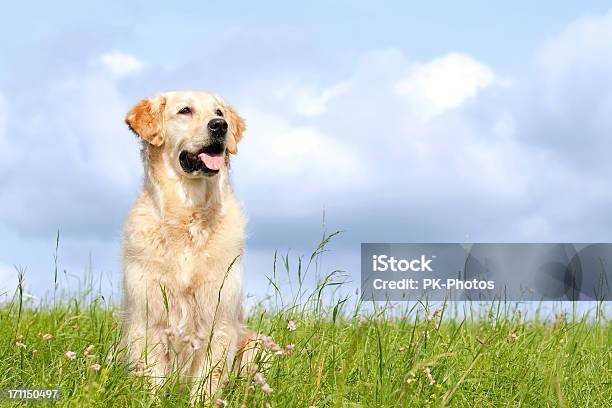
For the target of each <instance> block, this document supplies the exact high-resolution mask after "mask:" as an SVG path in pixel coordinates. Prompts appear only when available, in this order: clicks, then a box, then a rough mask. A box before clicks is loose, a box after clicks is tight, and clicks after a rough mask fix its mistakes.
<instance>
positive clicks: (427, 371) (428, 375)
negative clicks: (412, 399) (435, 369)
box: [423, 367, 436, 385]
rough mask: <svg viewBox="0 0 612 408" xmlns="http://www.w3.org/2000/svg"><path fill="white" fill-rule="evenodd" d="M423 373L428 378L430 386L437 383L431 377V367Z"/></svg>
mask: <svg viewBox="0 0 612 408" xmlns="http://www.w3.org/2000/svg"><path fill="white" fill-rule="evenodd" d="M423 372H424V373H425V376H427V380H428V381H429V385H434V384H435V383H436V380H434V378H433V376H432V375H431V369H430V368H429V367H425V368H424V369H423Z"/></svg>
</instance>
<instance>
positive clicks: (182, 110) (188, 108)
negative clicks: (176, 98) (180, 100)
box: [177, 106, 191, 115]
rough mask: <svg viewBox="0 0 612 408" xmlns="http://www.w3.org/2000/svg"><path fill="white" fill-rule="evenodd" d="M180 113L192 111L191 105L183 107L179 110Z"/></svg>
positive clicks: (185, 113)
mask: <svg viewBox="0 0 612 408" xmlns="http://www.w3.org/2000/svg"><path fill="white" fill-rule="evenodd" d="M177 113H178V114H179V115H189V114H190V113H191V108H190V107H189V106H185V107H184V108H183V109H181V110H180V111H178V112H177Z"/></svg>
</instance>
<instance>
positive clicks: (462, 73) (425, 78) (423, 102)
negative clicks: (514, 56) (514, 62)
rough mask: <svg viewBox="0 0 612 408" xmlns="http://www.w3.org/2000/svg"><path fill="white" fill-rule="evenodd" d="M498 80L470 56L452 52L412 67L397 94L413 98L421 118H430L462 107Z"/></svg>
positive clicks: (399, 84)
mask: <svg viewBox="0 0 612 408" xmlns="http://www.w3.org/2000/svg"><path fill="white" fill-rule="evenodd" d="M494 80H495V74H494V73H493V71H492V70H491V68H489V67H488V66H486V65H484V64H482V63H480V62H479V61H477V60H475V59H474V58H472V57H470V56H469V55H464V54H459V53H450V54H448V55H446V56H444V57H441V58H436V59H434V60H432V61H429V62H426V63H421V64H415V65H414V66H412V67H411V68H410V70H409V74H408V76H407V77H406V78H403V79H400V80H399V81H398V82H397V83H396V84H395V87H394V91H395V93H396V94H398V95H401V96H404V97H407V98H408V99H410V100H411V101H412V102H413V104H414V107H415V109H416V110H417V112H418V115H419V116H420V117H421V118H424V119H427V118H430V117H433V116H436V115H439V114H441V113H444V112H446V111H447V110H449V109H453V108H457V107H459V106H461V105H462V104H463V103H464V102H465V101H466V100H467V99H469V98H472V97H474V96H475V95H476V93H477V92H478V91H479V90H480V89H482V88H485V87H487V86H489V85H491V84H492V83H493V81H494Z"/></svg>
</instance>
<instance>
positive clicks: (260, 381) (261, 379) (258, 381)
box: [253, 372, 266, 386]
mask: <svg viewBox="0 0 612 408" xmlns="http://www.w3.org/2000/svg"><path fill="white" fill-rule="evenodd" d="M253 380H255V384H257V385H259V386H261V385H264V384H265V383H266V379H265V378H264V376H263V374H261V373H259V372H258V373H255V375H254V376H253Z"/></svg>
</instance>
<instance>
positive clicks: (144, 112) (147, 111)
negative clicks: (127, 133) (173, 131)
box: [125, 95, 166, 146]
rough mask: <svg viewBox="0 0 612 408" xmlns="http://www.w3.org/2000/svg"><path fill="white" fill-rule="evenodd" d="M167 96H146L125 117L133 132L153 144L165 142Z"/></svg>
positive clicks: (157, 144) (158, 144)
mask: <svg viewBox="0 0 612 408" xmlns="http://www.w3.org/2000/svg"><path fill="white" fill-rule="evenodd" d="M165 107H166V97H165V96H163V95H160V96H156V97H153V98H146V99H143V100H142V101H140V102H138V103H137V104H136V106H134V107H133V108H132V109H131V110H130V111H129V112H128V114H127V116H126V117H125V123H126V124H127V125H128V126H129V127H130V129H131V130H132V132H134V133H136V134H137V135H138V136H140V137H141V138H142V139H143V140H146V141H147V142H149V143H151V144H152V145H153V146H161V145H162V144H164V139H165V136H166V135H165V133H166V131H165V128H164V108H165Z"/></svg>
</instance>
